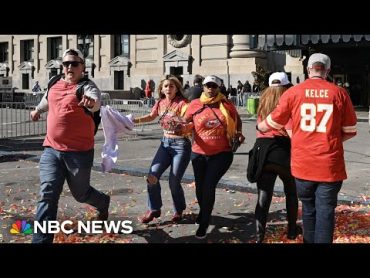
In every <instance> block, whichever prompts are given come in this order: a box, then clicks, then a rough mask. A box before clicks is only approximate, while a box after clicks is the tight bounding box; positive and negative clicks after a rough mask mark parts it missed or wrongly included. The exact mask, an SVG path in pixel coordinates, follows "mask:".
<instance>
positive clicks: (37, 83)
mask: <svg viewBox="0 0 370 278" xmlns="http://www.w3.org/2000/svg"><path fill="white" fill-rule="evenodd" d="M41 91H42V89H41V87H40V84H39V82H38V81H36V82H35V85H33V88H32V92H33V95H34V96H35V95H36V94H37V93H38V92H41Z"/></svg>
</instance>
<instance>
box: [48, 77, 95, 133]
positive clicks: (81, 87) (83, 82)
mask: <svg viewBox="0 0 370 278" xmlns="http://www.w3.org/2000/svg"><path fill="white" fill-rule="evenodd" d="M63 76H64V74H58V75H54V76H53V77H52V78H50V80H49V82H48V90H47V92H48V93H49V90H50V88H51V87H52V86H53V85H54V84H55V83H57V82H58V81H59V80H60V79H61V78H62V77H63ZM89 81H90V79H89V78H86V77H84V78H82V79H81V80H80V82H78V84H77V90H76V97H77V99H78V100H79V101H81V99H82V96H83V94H84V87H85V85H86V84H87V83H88V82H89ZM47 97H48V95H46V98H47ZM83 109H84V110H85V112H86V113H87V114H89V115H90V116H91V117H92V118H93V121H94V124H95V129H94V135H95V134H96V133H97V132H98V128H99V124H100V122H101V116H100V109H99V110H98V111H95V112H91V111H89V110H88V109H87V108H86V107H85V106H83Z"/></svg>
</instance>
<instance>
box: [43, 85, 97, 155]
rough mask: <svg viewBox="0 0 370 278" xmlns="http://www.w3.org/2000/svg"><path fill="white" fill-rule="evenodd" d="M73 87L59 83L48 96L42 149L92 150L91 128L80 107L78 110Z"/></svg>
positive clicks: (92, 134)
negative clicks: (45, 147) (47, 147)
mask: <svg viewBox="0 0 370 278" xmlns="http://www.w3.org/2000/svg"><path fill="white" fill-rule="evenodd" d="M76 86H77V85H76V84H69V83H67V82H65V81H64V80H59V81H58V82H57V83H55V85H54V86H53V87H52V88H51V89H50V91H49V92H48V104H49V110H48V117H47V133H46V137H45V140H44V144H43V145H44V146H50V147H52V148H54V149H56V150H59V151H88V150H91V149H93V148H94V129H95V124H94V121H93V119H92V117H91V116H90V115H88V114H87V113H86V112H85V110H84V109H83V107H82V106H78V103H79V101H78V99H77V97H76Z"/></svg>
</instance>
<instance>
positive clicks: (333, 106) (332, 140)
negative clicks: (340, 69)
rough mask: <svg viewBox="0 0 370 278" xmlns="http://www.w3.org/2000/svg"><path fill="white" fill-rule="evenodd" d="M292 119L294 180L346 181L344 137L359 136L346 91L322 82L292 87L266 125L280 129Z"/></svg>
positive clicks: (316, 81)
mask: <svg viewBox="0 0 370 278" xmlns="http://www.w3.org/2000/svg"><path fill="white" fill-rule="evenodd" d="M289 118H292V121H293V122H292V133H293V135H292V156H291V167H292V174H293V176H294V177H297V178H301V179H305V180H310V181H323V182H333V181H341V180H344V179H346V178H347V174H346V169H345V164H344V151H343V142H342V135H343V134H345V133H348V134H356V123H357V118H356V114H355V111H354V108H353V105H352V103H351V100H350V98H349V96H348V94H347V92H346V91H345V89H343V88H341V87H338V86H336V85H334V84H333V83H330V82H328V81H326V80H322V79H307V80H305V81H304V82H302V83H300V84H298V85H296V86H294V87H291V88H290V89H288V92H286V93H284V94H283V95H282V96H281V98H280V101H279V104H278V106H277V107H276V109H275V110H274V111H273V112H272V113H271V114H270V115H269V116H268V117H267V119H266V123H267V125H269V126H270V127H272V128H276V129H279V128H281V126H282V125H284V124H285V123H287V122H288V120H289Z"/></svg>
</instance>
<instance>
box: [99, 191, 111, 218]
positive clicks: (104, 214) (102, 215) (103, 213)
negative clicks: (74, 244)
mask: <svg viewBox="0 0 370 278" xmlns="http://www.w3.org/2000/svg"><path fill="white" fill-rule="evenodd" d="M106 196H107V206H106V209H104V210H101V211H100V210H99V211H98V217H97V219H98V220H101V221H105V220H108V216H109V205H110V196H109V195H106Z"/></svg>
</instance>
